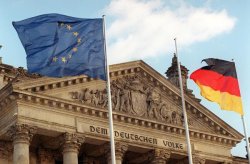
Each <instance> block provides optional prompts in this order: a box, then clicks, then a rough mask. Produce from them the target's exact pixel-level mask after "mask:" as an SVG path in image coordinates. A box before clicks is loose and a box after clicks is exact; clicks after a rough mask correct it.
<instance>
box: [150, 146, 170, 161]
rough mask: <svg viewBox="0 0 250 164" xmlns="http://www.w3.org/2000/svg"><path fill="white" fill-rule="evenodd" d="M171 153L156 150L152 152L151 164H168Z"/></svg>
mask: <svg viewBox="0 0 250 164" xmlns="http://www.w3.org/2000/svg"><path fill="white" fill-rule="evenodd" d="M170 155H171V152H170V151H169V150H165V149H154V150H153V151H152V161H151V164H166V161H167V160H168V159H170Z"/></svg>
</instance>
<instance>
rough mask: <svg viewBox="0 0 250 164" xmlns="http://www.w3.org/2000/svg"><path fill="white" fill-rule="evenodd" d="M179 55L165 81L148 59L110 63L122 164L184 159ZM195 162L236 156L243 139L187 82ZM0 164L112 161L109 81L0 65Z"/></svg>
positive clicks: (182, 163) (175, 163)
mask: <svg viewBox="0 0 250 164" xmlns="http://www.w3.org/2000/svg"><path fill="white" fill-rule="evenodd" d="M175 62H176V60H175V57H174V58H173V61H172V66H171V67H170V68H169V69H168V71H167V72H166V74H167V78H166V77H164V76H162V75H160V74H159V73H157V72H156V71H155V70H153V69H152V68H151V67H150V66H148V65H147V64H146V63H144V62H143V61H134V62H128V63H122V64H116V65H112V66H110V77H111V93H112V97H111V99H112V107H113V109H112V110H113V120H114V136H115V152H116V163H117V164H129V163H131V164H132V163H134V164H150V163H152V164H165V163H170V164H187V163H188V157H187V145H186V141H185V129H184V126H183V123H184V122H183V114H182V108H181V96H180V91H179V89H178V85H179V84H178V80H177V79H176V78H177V77H176V71H175V69H176V68H175V67H176V66H177V64H176V63H175ZM181 68H182V70H183V74H182V75H183V79H184V80H183V83H184V84H185V85H184V86H185V87H184V89H185V99H186V107H187V115H188V124H189V127H190V132H189V133H190V138H191V146H192V153H193V162H194V164H219V163H247V160H246V159H244V158H239V157H232V155H231V153H230V151H231V149H232V148H233V147H234V146H235V145H236V144H237V143H239V142H240V141H241V139H242V138H243V136H242V135H241V134H240V133H239V132H237V131H236V130H234V129H233V128H232V127H230V126H229V125H228V124H226V123H225V122H223V121H222V120H221V119H219V118H218V117H217V116H215V115H214V114H213V113H211V112H210V111H209V110H208V109H206V108H205V107H204V106H202V105H201V104H200V103H199V102H200V100H199V99H197V98H195V97H194V95H193V94H192V91H191V90H189V89H188V88H187V86H186V80H187V73H188V70H187V69H186V68H185V67H184V66H182V67H181ZM0 88H1V90H0V163H1V164H2V163H3V164H5V163H6V164H11V163H13V164H18V163H21V164H60V163H64V164H77V163H84V164H93V163H95V164H106V163H107V164H108V163H111V156H110V153H111V152H110V143H109V126H108V110H107V108H108V101H107V97H108V96H107V91H106V85H105V82H104V81H102V80H97V79H92V78H89V77H86V76H76V77H65V78H48V77H41V76H39V75H36V74H32V75H31V74H28V73H27V72H26V70H24V69H23V68H14V67H12V66H9V65H6V64H2V63H1V64H0Z"/></svg>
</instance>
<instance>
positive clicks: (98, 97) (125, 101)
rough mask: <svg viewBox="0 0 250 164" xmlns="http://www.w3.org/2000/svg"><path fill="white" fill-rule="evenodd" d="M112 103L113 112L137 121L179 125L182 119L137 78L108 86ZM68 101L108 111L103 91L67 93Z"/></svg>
mask: <svg viewBox="0 0 250 164" xmlns="http://www.w3.org/2000/svg"><path fill="white" fill-rule="evenodd" d="M110 86H111V100H112V108H113V110H114V111H118V112H123V113H127V114H131V115H135V116H139V117H145V118H150V119H157V120H159V121H163V122H166V123H169V124H175V125H182V124H183V115H182V113H181V111H179V110H178V109H177V108H175V107H174V106H175V105H174V104H172V103H171V102H168V101H166V100H165V101H164V99H163V98H162V95H161V94H160V91H159V89H157V88H156V87H152V86H150V85H146V84H145V83H143V82H142V81H141V80H140V78H139V77H138V76H126V77H123V78H120V79H116V80H113V81H112V82H111V85H110ZM70 94H71V98H72V99H74V100H76V101H79V102H81V103H83V104H88V105H92V106H95V107H101V108H107V106H108V96H107V90H106V89H90V88H85V89H82V90H81V91H79V92H78V91H74V92H70Z"/></svg>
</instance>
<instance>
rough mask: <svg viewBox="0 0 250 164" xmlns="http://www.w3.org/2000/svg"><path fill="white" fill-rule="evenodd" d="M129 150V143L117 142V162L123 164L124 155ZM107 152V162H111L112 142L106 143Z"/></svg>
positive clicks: (109, 163)
mask: <svg viewBox="0 0 250 164" xmlns="http://www.w3.org/2000/svg"><path fill="white" fill-rule="evenodd" d="M127 150H128V144H126V143H124V142H115V158H116V164H122V161H123V157H124V155H125V153H126V151H127ZM105 154H106V157H107V163H108V164H111V163H112V161H111V149H110V143H107V144H106V145H105Z"/></svg>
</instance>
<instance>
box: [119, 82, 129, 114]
mask: <svg viewBox="0 0 250 164" xmlns="http://www.w3.org/2000/svg"><path fill="white" fill-rule="evenodd" d="M120 98H121V103H120V111H124V112H130V109H131V106H130V105H131V103H130V100H131V95H130V90H129V87H128V84H127V83H125V84H124V88H123V89H122V90H121V92H120Z"/></svg>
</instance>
